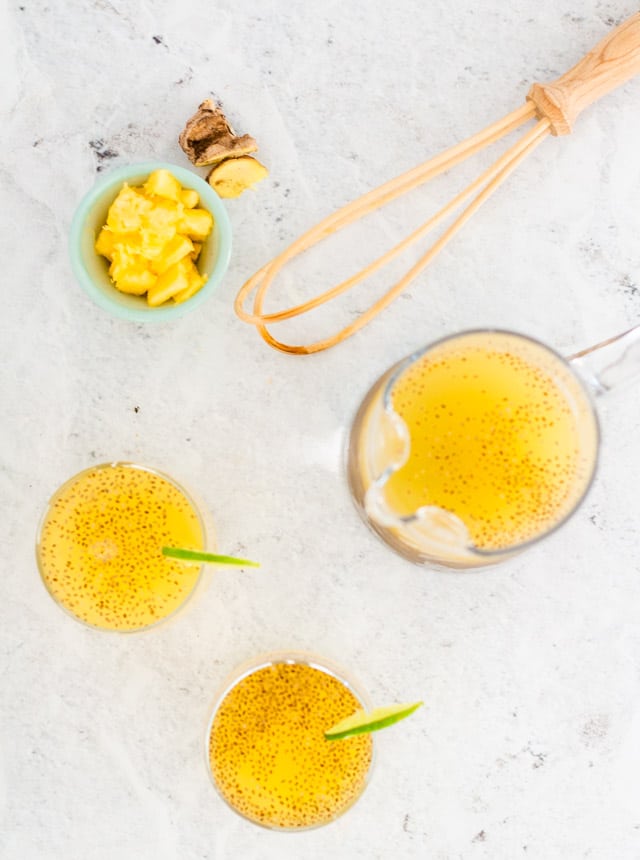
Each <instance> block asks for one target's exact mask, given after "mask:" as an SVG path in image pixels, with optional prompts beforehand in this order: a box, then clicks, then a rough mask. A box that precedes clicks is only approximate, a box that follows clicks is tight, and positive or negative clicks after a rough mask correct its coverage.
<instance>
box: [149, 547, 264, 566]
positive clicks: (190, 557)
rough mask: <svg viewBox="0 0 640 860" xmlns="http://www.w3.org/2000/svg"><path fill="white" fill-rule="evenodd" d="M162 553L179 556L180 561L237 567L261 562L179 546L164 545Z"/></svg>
mask: <svg viewBox="0 0 640 860" xmlns="http://www.w3.org/2000/svg"><path fill="white" fill-rule="evenodd" d="M162 555H166V556H167V557H168V558H178V559H180V561H204V562H206V563H207V564H234V565H236V566H237V567H260V564H259V562H257V561H249V559H248V558H235V557H234V556H232V555H215V554H214V553H212V552H200V550H195V549H182V548H180V547H177V546H163V547H162Z"/></svg>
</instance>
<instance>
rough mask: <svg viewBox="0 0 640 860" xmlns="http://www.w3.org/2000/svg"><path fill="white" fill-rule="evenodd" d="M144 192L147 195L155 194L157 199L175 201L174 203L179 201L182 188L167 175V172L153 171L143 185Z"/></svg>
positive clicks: (173, 177)
mask: <svg viewBox="0 0 640 860" xmlns="http://www.w3.org/2000/svg"><path fill="white" fill-rule="evenodd" d="M144 190H145V191H146V192H147V194H157V195H158V197H167V198H168V199H169V200H175V201H176V203H177V202H178V201H179V200H180V195H181V194H182V193H183V192H182V186H181V185H180V183H179V182H178V180H177V179H176V178H175V176H172V174H171V173H169V171H168V170H154V171H153V173H150V174H149V178H148V179H147V181H146V182H145V184H144Z"/></svg>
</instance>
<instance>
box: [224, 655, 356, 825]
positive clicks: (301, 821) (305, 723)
mask: <svg viewBox="0 0 640 860" xmlns="http://www.w3.org/2000/svg"><path fill="white" fill-rule="evenodd" d="M360 708H362V703H361V702H360V701H359V700H358V698H357V697H356V695H355V694H354V693H353V692H352V690H351V689H350V688H349V687H348V686H347V684H346V683H344V682H343V681H342V680H340V679H339V678H337V677H336V675H335V674H333V673H331V672H329V671H327V670H326V669H324V668H322V667H320V666H318V665H310V664H309V663H307V662H302V661H297V662H294V661H291V660H289V661H279V660H274V661H273V662H269V663H268V664H266V665H264V664H263V665H262V666H259V667H257V668H255V669H254V670H253V671H251V672H249V673H245V674H244V675H241V677H240V678H239V680H238V681H237V682H236V683H235V684H234V686H232V687H231V689H230V690H229V691H228V692H227V693H226V695H225V696H224V698H223V699H222V701H221V703H220V704H219V706H218V707H217V710H216V712H215V713H214V716H213V720H212V723H211V728H210V733H209V765H210V769H211V775H212V777H213V780H214V783H215V785H216V788H217V789H218V791H219V792H220V794H221V795H222V797H223V798H224V799H225V800H226V801H227V803H229V805H230V806H232V807H233V808H234V809H235V810H236V812H238V813H240V815H243V816H244V817H245V818H248V819H250V820H251V821H253V822H255V823H257V824H261V825H263V826H264V827H269V828H273V829H285V830H293V829H305V828H310V827H317V826H319V825H321V824H327V823H328V822H330V821H333V820H334V819H335V818H337V817H338V816H339V815H341V814H342V813H343V812H344V811H345V810H346V809H348V808H349V807H350V806H351V805H352V804H353V803H354V802H355V801H356V800H357V798H358V797H359V796H360V794H361V792H362V790H363V789H364V787H365V784H366V780H367V774H368V771H369V767H370V765H371V759H372V752H373V745H372V740H371V737H370V735H366V734H365V735H359V736H358V737H353V738H348V739H346V740H343V741H328V740H326V739H325V737H324V732H325V731H328V730H329V729H330V728H331V727H332V726H333V725H335V723H337V722H339V721H340V720H341V719H343V718H344V717H348V716H350V715H351V714H353V713H355V712H356V711H357V710H359V709H360Z"/></svg>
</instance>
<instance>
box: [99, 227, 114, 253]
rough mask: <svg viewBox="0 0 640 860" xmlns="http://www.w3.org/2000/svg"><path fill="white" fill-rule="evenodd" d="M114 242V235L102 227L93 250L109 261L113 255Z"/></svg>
mask: <svg viewBox="0 0 640 860" xmlns="http://www.w3.org/2000/svg"><path fill="white" fill-rule="evenodd" d="M114 240H115V234H114V233H112V231H111V230H109V228H108V227H103V228H102V230H100V234H99V235H98V238H97V239H96V244H95V249H96V251H97V253H98V254H101V255H102V256H103V257H106V258H107V260H110V259H111V255H112V254H113V245H114Z"/></svg>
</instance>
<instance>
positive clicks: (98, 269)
mask: <svg viewBox="0 0 640 860" xmlns="http://www.w3.org/2000/svg"><path fill="white" fill-rule="evenodd" d="M160 169H165V170H168V171H170V172H171V173H172V174H173V175H174V176H175V178H176V179H177V180H178V182H179V183H180V184H181V185H182V186H183V187H184V188H193V190H194V191H197V192H198V194H199V195H200V203H199V204H198V205H199V206H201V207H202V208H204V209H208V210H209V212H211V214H212V215H213V230H212V232H211V234H210V235H209V237H208V238H207V239H206V240H205V242H204V244H203V246H202V251H201V252H200V256H199V258H198V263H197V265H198V269H199V271H200V273H201V274H203V275H207V280H206V282H205V284H204V286H203V287H201V289H200V290H198V292H197V293H196V294H195V295H193V296H192V297H191V298H190V299H187V301H186V302H182V303H180V304H174V303H173V302H170V301H169V302H167V303H166V305H160V307H157V308H152V307H149V306H148V305H147V300H146V297H145V296H131V295H127V294H126V293H121V292H119V291H118V290H117V289H116V288H115V287H114V285H113V283H112V282H111V279H110V278H109V261H108V260H107V259H105V257H102V256H100V255H99V254H97V253H96V251H95V248H94V245H95V241H96V237H97V236H98V233H99V232H100V229H101V228H102V226H103V225H104V224H105V222H106V220H107V212H108V210H109V207H110V206H111V204H112V203H113V201H114V200H115V198H116V196H117V194H118V192H119V191H120V189H121V188H122V185H123V183H125V182H127V183H128V184H129V185H142V184H143V183H144V182H145V181H146V179H147V177H148V176H149V174H150V173H152V172H153V171H154V170H160ZM69 252H70V255H71V266H72V268H73V272H74V274H75V276H76V278H77V279H78V281H79V282H80V285H81V286H82V287H83V288H84V290H85V292H86V293H87V294H88V295H89V296H90V297H91V298H92V299H93V301H94V302H95V303H96V304H98V305H100V307H101V308H104V310H106V311H110V312H111V313H112V314H114V315H115V316H117V317H121V318H122V319H126V320H131V321H132V322H138V323H140V322H142V323H146V322H167V321H169V320H173V319H177V318H178V317H181V316H182V315H183V314H186V313H188V312H189V311H192V310H194V309H195V308H197V307H198V306H199V305H201V304H202V303H203V302H204V301H206V299H207V298H208V297H209V296H210V295H211V294H212V293H213V292H214V290H216V289H217V287H218V285H219V284H220V281H221V280H222V278H223V277H224V274H225V272H226V270H227V266H228V265H229V258H230V256H231V224H230V223H229V218H228V216H227V212H226V209H225V208H224V206H223V204H222V201H221V200H220V198H219V197H218V195H217V194H216V193H215V191H214V190H213V188H211V186H210V185H209V184H208V183H207V182H205V180H204V179H201V178H200V177H199V176H198V175H197V174H195V173H193V172H192V171H191V170H186V169H185V168H183V167H177V166H176V165H174V164H165V163H163V162H160V161H149V162H145V163H143V164H130V165H128V166H126V167H120V168H117V169H116V170H112V171H110V172H109V173H107V174H105V175H104V176H100V177H99V179H98V181H97V182H96V184H95V185H94V186H93V188H92V189H91V191H89V192H88V193H87V194H86V195H85V196H84V197H83V199H82V201H81V202H80V205H79V206H78V208H77V209H76V212H75V215H74V216H73V221H72V222H71V236H70V242H69Z"/></svg>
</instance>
